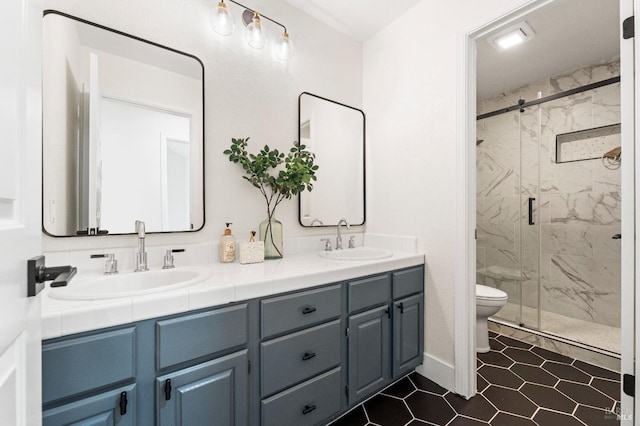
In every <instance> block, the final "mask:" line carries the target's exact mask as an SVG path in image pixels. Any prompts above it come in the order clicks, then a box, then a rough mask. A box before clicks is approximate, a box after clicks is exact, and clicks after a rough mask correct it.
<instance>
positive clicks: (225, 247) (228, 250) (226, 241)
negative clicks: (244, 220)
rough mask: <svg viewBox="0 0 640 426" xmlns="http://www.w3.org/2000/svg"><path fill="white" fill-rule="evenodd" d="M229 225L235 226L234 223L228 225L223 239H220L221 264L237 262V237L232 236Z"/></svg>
mask: <svg viewBox="0 0 640 426" xmlns="http://www.w3.org/2000/svg"><path fill="white" fill-rule="evenodd" d="M229 225H233V223H229V222H228V223H227V228H226V229H225V230H224V234H223V235H222V237H220V262H222V263H229V262H233V261H235V260H236V237H234V236H233V235H231V229H229Z"/></svg>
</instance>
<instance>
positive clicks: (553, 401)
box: [520, 383, 578, 414]
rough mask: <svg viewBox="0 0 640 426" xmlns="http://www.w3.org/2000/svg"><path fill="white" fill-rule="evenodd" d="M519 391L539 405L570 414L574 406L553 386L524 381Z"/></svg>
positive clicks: (571, 401)
mask: <svg viewBox="0 0 640 426" xmlns="http://www.w3.org/2000/svg"><path fill="white" fill-rule="evenodd" d="M520 392H521V393H522V394H523V395H525V396H526V397H527V398H529V399H530V400H532V401H533V402H535V403H536V405H538V406H539V407H544V408H550V409H552V410H557V411H562V412H563V413H567V414H571V413H573V410H575V408H576V405H578V404H576V403H575V402H574V401H573V400H571V399H569V398H567V397H566V396H564V395H563V394H561V393H560V392H558V391H557V390H555V389H554V388H550V387H548V386H542V385H536V384H533V383H525V384H524V386H522V389H520Z"/></svg>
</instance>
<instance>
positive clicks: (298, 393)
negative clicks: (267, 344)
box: [262, 367, 342, 426]
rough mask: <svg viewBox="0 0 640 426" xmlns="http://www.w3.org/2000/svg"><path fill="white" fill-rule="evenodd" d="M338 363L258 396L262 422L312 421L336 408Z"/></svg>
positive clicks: (271, 425)
mask: <svg viewBox="0 0 640 426" xmlns="http://www.w3.org/2000/svg"><path fill="white" fill-rule="evenodd" d="M340 376H341V371H340V367H338V368H336V369H334V370H331V371H328V372H326V373H324V374H322V375H320V376H318V377H314V378H313V379H311V380H309V381H307V382H304V383H301V384H300V385H298V386H294V387H292V388H291V389H287V390H286V391H284V392H281V393H279V394H277V395H274V396H272V397H271V398H268V399H264V400H262V426H282V425H299V426H302V425H315V424H318V423H319V422H321V421H322V420H324V419H327V418H328V417H329V416H331V415H332V414H334V413H337V412H338V410H340V396H341V395H342V392H341V390H340Z"/></svg>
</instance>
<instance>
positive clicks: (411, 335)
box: [393, 293, 424, 378]
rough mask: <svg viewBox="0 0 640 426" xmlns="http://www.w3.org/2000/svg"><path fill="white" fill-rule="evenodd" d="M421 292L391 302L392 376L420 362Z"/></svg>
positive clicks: (405, 371)
mask: <svg viewBox="0 0 640 426" xmlns="http://www.w3.org/2000/svg"><path fill="white" fill-rule="evenodd" d="M423 297H424V296H423V294H422V293H420V294H416V295H414V296H411V297H407V298H404V299H400V300H397V301H395V302H394V303H393V311H394V312H393V315H394V317H393V377H394V378H396V377H398V376H400V375H402V374H404V373H408V372H409V371H411V370H412V369H414V368H415V367H416V366H418V365H420V364H421V363H422V352H423V346H424V324H423V321H424V310H423Z"/></svg>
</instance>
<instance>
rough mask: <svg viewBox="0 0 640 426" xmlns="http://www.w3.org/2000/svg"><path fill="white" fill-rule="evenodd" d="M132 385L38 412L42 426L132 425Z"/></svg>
mask: <svg viewBox="0 0 640 426" xmlns="http://www.w3.org/2000/svg"><path fill="white" fill-rule="evenodd" d="M135 388H136V385H129V386H124V387H121V388H118V389H114V390H111V391H107V392H103V393H101V394H98V395H95V396H92V397H89V398H84V399H81V400H78V401H74V402H72V403H69V404H65V405H62V406H59V407H56V408H52V409H49V410H46V411H44V412H43V413H42V424H43V425H44V426H63V425H83V426H114V425H118V426H134V425H136V424H137V422H136V389H135Z"/></svg>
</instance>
